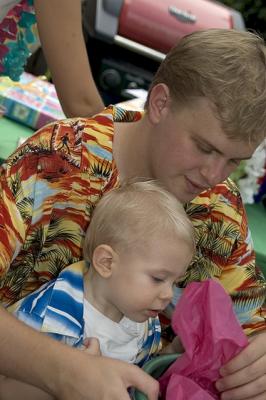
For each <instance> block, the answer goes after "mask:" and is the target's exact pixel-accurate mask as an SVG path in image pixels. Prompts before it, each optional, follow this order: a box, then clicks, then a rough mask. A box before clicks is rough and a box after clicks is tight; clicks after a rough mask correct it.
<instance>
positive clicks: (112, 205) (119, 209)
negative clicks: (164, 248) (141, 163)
mask: <svg viewBox="0 0 266 400" xmlns="http://www.w3.org/2000/svg"><path fill="white" fill-rule="evenodd" d="M164 237H166V238H167V239H168V240H173V241H174V242H175V241H176V240H177V239H180V240H182V241H183V242H184V244H187V245H188V246H189V248H190V249H191V256H192V255H193V253H194V249H195V243H194V228H193V226H192V223H191V222H190V220H189V218H188V216H187V214H186V212H185V211H184V208H183V206H182V204H181V203H180V202H179V201H178V200H177V199H176V198H175V197H174V196H173V195H172V194H171V193H169V192H168V191H166V190H165V189H164V188H163V187H162V186H161V185H159V184H158V183H156V182H155V181H145V182H144V181H143V182H133V183H132V182H129V183H126V184H124V185H122V186H121V187H119V188H115V189H112V190H110V191H109V192H108V193H106V194H105V195H104V196H103V197H102V198H101V199H100V201H99V202H98V203H97V205H96V208H95V210H94V211H93V214H92V220H91V222H90V225H89V228H88V231H87V233H86V236H85V241H84V246H83V252H84V258H85V259H86V260H87V261H91V260H92V256H93V252H94V250H95V248H96V247H97V246H99V245H100V244H107V245H109V246H111V247H112V248H113V249H114V250H115V251H118V252H119V251H132V250H133V251H135V250H136V254H137V251H139V250H145V247H146V245H147V244H148V243H149V244H150V243H153V242H152V241H153V240H154V244H155V246H160V242H159V240H160V238H164Z"/></svg>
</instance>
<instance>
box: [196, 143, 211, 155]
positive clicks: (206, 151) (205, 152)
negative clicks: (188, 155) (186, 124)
mask: <svg viewBox="0 0 266 400" xmlns="http://www.w3.org/2000/svg"><path fill="white" fill-rule="evenodd" d="M198 149H199V150H200V151H201V152H202V153H204V154H211V152H212V149H210V148H208V147H204V146H202V145H200V144H198Z"/></svg>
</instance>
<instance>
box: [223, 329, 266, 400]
mask: <svg viewBox="0 0 266 400" xmlns="http://www.w3.org/2000/svg"><path fill="white" fill-rule="evenodd" d="M220 373H221V375H222V378H221V379H219V380H218V381H217V382H216V387H217V389H218V390H219V391H220V392H222V394H221V400H265V399H266V332H262V333H259V334H257V335H255V336H254V337H252V338H251V339H250V343H249V345H248V346H247V347H246V348H245V349H244V350H242V351H241V352H240V353H239V354H238V355H237V356H236V357H234V358H233V359H232V360H231V361H230V362H229V363H227V364H226V365H225V366H223V367H222V368H221V370H220Z"/></svg>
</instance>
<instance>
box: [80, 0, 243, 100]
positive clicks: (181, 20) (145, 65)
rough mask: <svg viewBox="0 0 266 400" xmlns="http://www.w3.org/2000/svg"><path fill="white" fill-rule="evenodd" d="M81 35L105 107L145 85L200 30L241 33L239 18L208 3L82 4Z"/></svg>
mask: <svg viewBox="0 0 266 400" xmlns="http://www.w3.org/2000/svg"><path fill="white" fill-rule="evenodd" d="M83 20H84V34H85V38H86V42H87V43H88V46H87V48H88V54H89V59H90V63H91V67H92V72H93V75H94V78H95V80H96V83H97V85H98V87H99V89H100V91H101V93H102V95H103V98H104V100H105V102H106V103H110V102H112V103H115V102H118V101H121V100H126V99H128V98H130V97H131V95H130V94H129V92H128V89H135V88H143V89H145V90H146V89H147V88H148V87H149V84H150V81H151V79H152V76H153V74H154V72H155V71H156V69H157V68H158V65H159V63H160V62H161V60H162V59H163V58H164V57H165V54H166V53H167V52H168V51H169V49H170V48H171V47H172V46H173V44H174V43H176V41H177V40H179V39H180V38H181V37H182V36H184V35H186V34H188V33H190V32H192V31H195V30H199V29H206V28H228V29H232V28H235V29H241V30H243V29H245V24H244V20H243V18H242V15H241V14H240V13H239V12H238V11H235V10H233V9H231V8H229V7H226V6H224V5H223V4H221V3H218V2H216V1H211V0H156V1H154V0H86V1H85V2H83Z"/></svg>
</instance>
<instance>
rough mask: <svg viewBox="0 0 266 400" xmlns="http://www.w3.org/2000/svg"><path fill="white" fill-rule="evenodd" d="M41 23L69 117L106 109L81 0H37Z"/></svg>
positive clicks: (47, 54) (50, 64)
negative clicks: (93, 69) (85, 31)
mask: <svg viewBox="0 0 266 400" xmlns="http://www.w3.org/2000/svg"><path fill="white" fill-rule="evenodd" d="M34 7H35V12H36V19H37V26H38V31H39V36H40V41H41V46H42V48H43V51H44V55H45V58H46V60H47V64H48V67H49V70H50V71H51V74H52V79H53V83H54V85H55V87H56V91H57V94H58V97H59V100H60V103H61V105H62V108H63V111H64V113H65V115H66V116H67V117H89V116H91V115H93V114H96V113H97V112H100V111H101V110H102V109H103V108H104V104H103V101H102V99H101V97H100V94H99V92H98V90H97V88H96V85H95V82H94V80H93V77H92V73H91V69H90V65H89V60H88V56H87V50H86V45H85V42H84V37H83V32H82V16H81V0H45V1H44V0H34Z"/></svg>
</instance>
